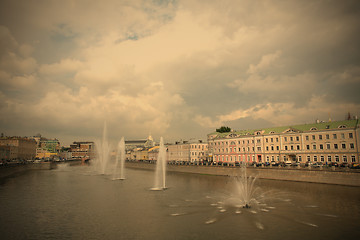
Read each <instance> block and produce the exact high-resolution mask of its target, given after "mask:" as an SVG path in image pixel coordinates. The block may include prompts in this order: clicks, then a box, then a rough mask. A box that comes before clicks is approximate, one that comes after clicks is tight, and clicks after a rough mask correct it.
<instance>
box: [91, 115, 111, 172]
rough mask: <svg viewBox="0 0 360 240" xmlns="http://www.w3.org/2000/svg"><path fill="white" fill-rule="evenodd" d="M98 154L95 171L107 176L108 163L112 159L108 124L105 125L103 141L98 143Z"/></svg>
mask: <svg viewBox="0 0 360 240" xmlns="http://www.w3.org/2000/svg"><path fill="white" fill-rule="evenodd" d="M96 153H97V158H96V161H95V166H94V167H95V171H98V172H100V174H105V172H106V167H107V163H108V161H109V158H110V145H109V142H108V140H107V127H106V122H105V123H104V129H103V136H102V141H101V142H100V141H97V142H96Z"/></svg>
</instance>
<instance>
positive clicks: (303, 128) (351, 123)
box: [208, 119, 359, 139]
mask: <svg viewBox="0 0 360 240" xmlns="http://www.w3.org/2000/svg"><path fill="white" fill-rule="evenodd" d="M358 124H359V123H358V119H352V120H344V121H334V122H319V123H312V124H301V125H290V126H281V127H271V128H264V129H252V130H236V131H232V132H226V133H219V132H213V133H210V134H208V136H213V137H212V138H213V139H215V138H225V137H229V138H231V137H241V136H247V135H250V136H251V135H268V134H281V133H287V132H288V133H291V132H314V131H326V130H335V129H344V128H345V129H346V128H347V129H355V128H357V126H358Z"/></svg>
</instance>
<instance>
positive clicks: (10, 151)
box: [0, 137, 36, 161]
mask: <svg viewBox="0 0 360 240" xmlns="http://www.w3.org/2000/svg"><path fill="white" fill-rule="evenodd" d="M0 146H2V148H3V149H4V152H5V153H6V154H5V155H4V156H3V157H5V159H3V160H7V161H14V160H32V159H34V158H35V156H36V142H35V141H34V140H31V139H27V138H22V137H2V138H1V139H0Z"/></svg>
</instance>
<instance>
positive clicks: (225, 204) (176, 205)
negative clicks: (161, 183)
mask: <svg viewBox="0 0 360 240" xmlns="http://www.w3.org/2000/svg"><path fill="white" fill-rule="evenodd" d="M152 184H153V172H152V171H142V170H132V169H127V179H126V181H112V180H111V176H106V175H94V174H92V173H91V172H90V171H89V170H88V168H86V167H69V166H64V167H63V168H62V169H58V170H54V171H34V172H29V173H27V174H23V175H21V176H17V177H16V178H12V179H11V180H9V181H6V182H5V183H4V184H2V185H0V211H1V213H2V214H1V215H0V222H1V224H0V234H1V236H2V239H49V238H52V239H157V240H159V239H358V238H359V237H360V232H359V224H358V220H359V216H360V213H359V206H360V204H359V203H360V198H359V188H355V187H343V186H330V185H322V184H307V183H294V182H279V181H270V180H262V179H258V180H257V181H256V186H255V187H256V188H258V189H259V190H258V194H259V195H256V196H255V199H256V200H257V201H258V202H259V203H257V204H254V205H252V207H251V208H243V207H242V206H238V205H237V204H234V202H233V201H232V200H231V199H233V198H234V197H235V198H236V194H235V190H234V189H236V184H237V183H236V178H230V177H220V176H206V175H195V174H183V173H168V175H167V185H168V186H169V189H168V190H167V191H159V192H154V191H149V188H150V187H151V185H152ZM235 202H236V201H235Z"/></svg>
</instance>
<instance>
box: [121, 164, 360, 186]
mask: <svg viewBox="0 0 360 240" xmlns="http://www.w3.org/2000/svg"><path fill="white" fill-rule="evenodd" d="M126 167H127V168H137V169H147V170H153V169H155V164H150V163H141V162H126ZM167 171H169V172H182V173H193V174H206V175H220V176H240V175H241V171H242V169H241V168H240V167H222V166H193V165H190V166H188V165H168V166H167ZM246 171H247V175H248V176H256V177H257V178H260V179H272V180H281V181H296V182H311V183H324V184H336V185H346V186H356V187H360V172H352V171H331V170H318V169H312V170H309V169H286V168H253V167H248V168H247V169H246Z"/></svg>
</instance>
